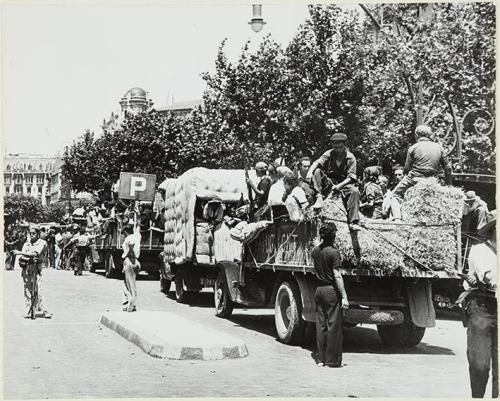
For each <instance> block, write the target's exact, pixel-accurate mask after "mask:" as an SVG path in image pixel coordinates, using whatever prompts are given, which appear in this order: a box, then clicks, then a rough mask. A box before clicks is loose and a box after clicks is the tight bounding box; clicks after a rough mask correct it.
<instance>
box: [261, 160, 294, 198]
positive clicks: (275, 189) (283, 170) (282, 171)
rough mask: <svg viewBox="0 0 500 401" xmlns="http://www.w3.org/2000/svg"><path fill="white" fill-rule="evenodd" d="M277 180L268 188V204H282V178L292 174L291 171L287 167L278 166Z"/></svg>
mask: <svg viewBox="0 0 500 401" xmlns="http://www.w3.org/2000/svg"><path fill="white" fill-rule="evenodd" d="M276 173H277V175H278V181H276V182H275V183H274V184H273V185H271V188H270V189H269V197H268V198H267V203H268V205H269V206H278V205H284V200H283V196H284V195H285V186H284V185H283V178H284V177H285V176H293V171H292V170H290V169H289V168H288V167H285V166H280V167H278V168H277V169H276Z"/></svg>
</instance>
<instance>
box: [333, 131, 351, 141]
mask: <svg viewBox="0 0 500 401" xmlns="http://www.w3.org/2000/svg"><path fill="white" fill-rule="evenodd" d="M330 140H332V141H347V135H346V134H344V133H342V132H337V133H335V134H333V135H332V136H331V137H330Z"/></svg>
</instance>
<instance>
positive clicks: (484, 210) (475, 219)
mask: <svg viewBox="0 0 500 401" xmlns="http://www.w3.org/2000/svg"><path fill="white" fill-rule="evenodd" d="M487 215H488V206H487V205H486V202H484V201H483V200H482V199H481V198H480V197H479V196H477V195H476V193H475V192H474V191H467V192H466V193H465V201H464V210H463V217H462V232H463V233H466V234H469V235H472V236H477V230H478V228H479V227H481V226H482V225H483V224H485V223H486V217H487Z"/></svg>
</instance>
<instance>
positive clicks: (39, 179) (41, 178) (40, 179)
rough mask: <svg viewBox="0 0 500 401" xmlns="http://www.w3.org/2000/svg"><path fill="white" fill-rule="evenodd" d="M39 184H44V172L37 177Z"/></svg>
mask: <svg viewBox="0 0 500 401" xmlns="http://www.w3.org/2000/svg"><path fill="white" fill-rule="evenodd" d="M36 183H37V184H43V174H38V175H37V177H36Z"/></svg>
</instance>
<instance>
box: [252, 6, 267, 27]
mask: <svg viewBox="0 0 500 401" xmlns="http://www.w3.org/2000/svg"><path fill="white" fill-rule="evenodd" d="M252 7H253V17H252V19H251V20H250V22H249V23H248V24H249V25H250V26H251V27H252V30H253V31H254V32H260V31H262V28H264V25H265V24H266V23H265V22H264V20H263V19H262V5H260V4H254V5H252Z"/></svg>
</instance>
